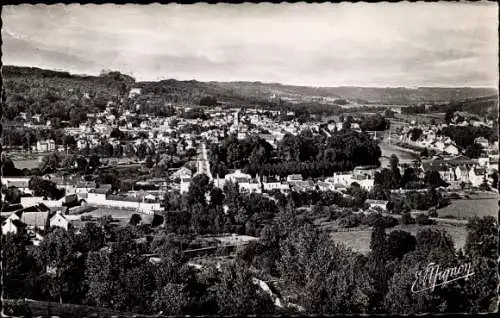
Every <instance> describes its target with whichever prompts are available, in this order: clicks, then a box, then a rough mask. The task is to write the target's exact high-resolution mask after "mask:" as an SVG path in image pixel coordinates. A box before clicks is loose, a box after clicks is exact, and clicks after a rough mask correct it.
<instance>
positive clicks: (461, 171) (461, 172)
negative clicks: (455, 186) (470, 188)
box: [455, 165, 470, 183]
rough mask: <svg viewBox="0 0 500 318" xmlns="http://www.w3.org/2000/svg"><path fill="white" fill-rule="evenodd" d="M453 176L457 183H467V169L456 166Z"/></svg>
mask: <svg viewBox="0 0 500 318" xmlns="http://www.w3.org/2000/svg"><path fill="white" fill-rule="evenodd" d="M455 176H456V178H457V181H461V182H465V183H467V182H469V181H470V180H469V169H467V167H465V166H463V165H461V166H457V167H456V168H455Z"/></svg>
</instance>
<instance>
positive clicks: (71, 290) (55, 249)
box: [38, 227, 83, 303]
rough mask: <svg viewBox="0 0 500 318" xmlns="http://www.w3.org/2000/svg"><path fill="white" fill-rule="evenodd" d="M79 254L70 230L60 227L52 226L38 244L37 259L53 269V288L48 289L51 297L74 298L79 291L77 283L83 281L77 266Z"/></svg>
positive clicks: (81, 269)
mask: <svg viewBox="0 0 500 318" xmlns="http://www.w3.org/2000/svg"><path fill="white" fill-rule="evenodd" d="M80 257H81V255H80V254H78V251H77V250H76V249H75V245H74V239H73V237H72V235H71V234H70V232H67V231H66V230H65V229H63V228H60V227H55V228H52V229H51V231H50V232H49V233H48V234H47V235H46V236H45V238H44V240H43V241H42V243H41V244H40V250H39V254H38V261H39V262H40V263H41V264H43V265H44V267H46V266H50V267H52V268H53V269H54V271H55V276H54V277H52V278H51V281H53V282H54V289H51V290H50V295H51V297H57V298H59V301H60V303H62V302H63V299H66V298H69V297H71V298H74V297H75V294H78V293H79V289H80V288H81V287H79V285H82V281H83V268H81V267H80V266H79V259H80Z"/></svg>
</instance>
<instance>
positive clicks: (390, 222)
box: [382, 215, 399, 228]
mask: <svg viewBox="0 0 500 318" xmlns="http://www.w3.org/2000/svg"><path fill="white" fill-rule="evenodd" d="M382 222H383V224H384V226H385V228H390V227H395V226H396V225H398V224H399V222H398V220H397V219H396V218H395V217H392V216H388V215H387V216H384V217H382Z"/></svg>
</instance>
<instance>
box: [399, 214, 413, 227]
mask: <svg viewBox="0 0 500 318" xmlns="http://www.w3.org/2000/svg"><path fill="white" fill-rule="evenodd" d="M401 223H402V224H405V225H408V224H414V223H415V219H413V217H412V216H411V214H410V212H405V213H403V216H402V217H401Z"/></svg>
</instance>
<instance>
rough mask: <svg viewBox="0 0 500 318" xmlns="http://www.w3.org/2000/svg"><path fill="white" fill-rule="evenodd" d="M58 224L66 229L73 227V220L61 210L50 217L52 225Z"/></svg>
mask: <svg viewBox="0 0 500 318" xmlns="http://www.w3.org/2000/svg"><path fill="white" fill-rule="evenodd" d="M53 226H57V227H61V228H63V229H65V230H66V231H67V230H68V229H69V228H70V227H71V221H70V220H68V219H67V218H66V217H65V216H64V215H63V214H62V213H61V212H60V211H58V212H57V213H56V214H55V215H54V216H53V217H52V218H50V227H53Z"/></svg>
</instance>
